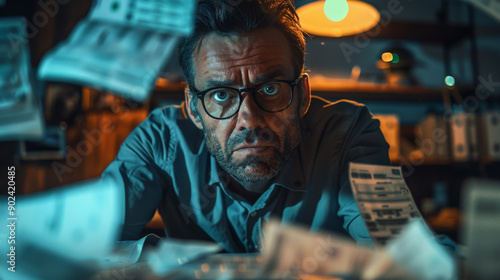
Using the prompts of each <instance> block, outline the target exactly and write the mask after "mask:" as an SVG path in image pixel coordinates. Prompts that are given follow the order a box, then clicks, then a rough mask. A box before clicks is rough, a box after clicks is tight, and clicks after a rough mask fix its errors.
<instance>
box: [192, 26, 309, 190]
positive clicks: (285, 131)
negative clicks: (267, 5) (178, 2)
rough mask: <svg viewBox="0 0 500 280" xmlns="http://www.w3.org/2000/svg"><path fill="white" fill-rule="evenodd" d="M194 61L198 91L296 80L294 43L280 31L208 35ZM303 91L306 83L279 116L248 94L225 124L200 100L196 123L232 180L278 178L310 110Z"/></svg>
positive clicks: (254, 181) (298, 138)
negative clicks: (263, 107) (204, 106)
mask: <svg viewBox="0 0 500 280" xmlns="http://www.w3.org/2000/svg"><path fill="white" fill-rule="evenodd" d="M193 57H194V67H195V73H196V74H195V75H196V76H195V79H194V83H195V85H194V86H195V87H196V89H197V90H200V91H203V90H205V89H209V88H213V87H216V86H228V87H234V88H251V87H253V86H255V85H258V84H261V83H263V82H266V81H268V80H271V79H282V80H295V79H296V78H297V77H296V76H295V75H296V74H295V69H294V67H293V63H292V53H291V49H290V45H289V43H288V41H287V40H286V38H285V36H284V35H283V34H282V33H281V32H280V31H279V30H278V29H276V28H267V29H262V30H258V31H254V32H251V33H249V34H245V35H234V36H220V35H216V34H210V35H208V36H206V37H205V38H204V39H203V40H202V41H201V42H200V44H199V46H198V48H197V49H196V50H195V52H194V54H193ZM303 90H304V86H303V84H302V82H301V83H299V84H298V85H296V86H295V87H294V95H293V101H292V104H291V105H290V106H289V107H288V108H287V109H285V110H284V111H281V112H278V113H269V112H265V111H263V110H261V109H260V108H259V107H258V106H257V104H256V103H255V100H254V99H253V98H252V96H251V93H250V92H244V93H243V100H242V104H241V107H240V110H239V111H238V113H237V114H236V115H234V116H233V117H231V118H229V119H224V120H217V119H213V118H211V117H210V116H209V115H208V114H207V113H206V112H205V110H204V108H203V105H202V103H201V100H198V101H197V102H198V104H197V109H198V112H199V113H200V116H201V120H200V121H198V120H196V119H194V122H195V124H197V126H198V127H200V128H203V130H204V132H205V140H206V144H207V147H208V150H209V152H210V153H211V154H212V155H213V156H214V157H215V158H216V159H217V162H218V163H219V165H220V166H221V167H222V168H223V169H224V170H225V171H226V172H228V173H229V174H230V175H231V176H232V177H233V178H235V179H236V180H237V181H239V182H240V183H244V182H246V183H260V182H265V181H267V180H269V179H271V178H273V177H274V176H276V174H277V173H278V171H279V170H280V168H281V166H282V164H283V163H284V161H286V160H287V159H288V157H289V156H290V153H291V152H292V150H293V149H294V148H295V147H296V146H297V145H298V143H299V141H300V122H299V119H300V115H301V113H302V114H303V113H305V110H307V106H308V101H307V102H301V100H300V99H301V97H302V96H304V95H303V94H302V91H303ZM307 97H308V98H309V95H307ZM303 103H307V104H306V105H304V104H303ZM188 104H189V103H188ZM304 106H306V108H305V109H304V108H303V107H304Z"/></svg>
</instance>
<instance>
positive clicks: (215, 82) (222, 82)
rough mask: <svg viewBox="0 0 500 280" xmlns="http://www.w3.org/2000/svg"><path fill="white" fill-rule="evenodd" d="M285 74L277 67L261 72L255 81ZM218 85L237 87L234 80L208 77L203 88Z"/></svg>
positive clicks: (267, 79)
mask: <svg viewBox="0 0 500 280" xmlns="http://www.w3.org/2000/svg"><path fill="white" fill-rule="evenodd" d="M283 75H284V74H283V71H282V70H280V69H276V70H274V71H272V72H269V73H266V74H263V73H261V74H258V75H257V79H256V81H255V83H261V82H267V81H269V80H273V79H275V78H276V77H283ZM217 87H235V85H234V81H233V80H217V79H208V80H206V81H205V88H204V89H203V90H207V89H211V88H217Z"/></svg>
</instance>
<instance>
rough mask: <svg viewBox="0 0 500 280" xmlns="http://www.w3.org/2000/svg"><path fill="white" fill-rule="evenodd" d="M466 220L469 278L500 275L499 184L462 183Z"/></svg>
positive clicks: (463, 237)
mask: <svg viewBox="0 0 500 280" xmlns="http://www.w3.org/2000/svg"><path fill="white" fill-rule="evenodd" d="M462 198H463V203H462V204H463V207H464V212H465V221H464V223H463V226H462V229H461V230H462V235H463V236H462V239H463V240H462V241H463V242H464V245H465V246H466V247H467V250H466V252H467V253H466V256H467V263H466V264H467V271H468V273H469V274H471V275H470V277H471V278H470V279H498V278H499V276H500V238H499V236H498V235H499V234H500V182H499V181H486V180H479V179H475V180H469V181H467V182H466V183H465V188H464V195H463V196H462Z"/></svg>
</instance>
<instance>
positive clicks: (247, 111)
mask: <svg viewBox="0 0 500 280" xmlns="http://www.w3.org/2000/svg"><path fill="white" fill-rule="evenodd" d="M242 98H243V101H242V103H241V107H240V110H239V111H238V114H237V118H238V121H237V129H238V130H244V129H256V128H263V127H265V119H264V114H265V112H264V111H263V110H261V109H260V108H259V106H258V105H257V103H255V100H254V99H253V97H252V94H251V93H250V92H245V93H243V95H242Z"/></svg>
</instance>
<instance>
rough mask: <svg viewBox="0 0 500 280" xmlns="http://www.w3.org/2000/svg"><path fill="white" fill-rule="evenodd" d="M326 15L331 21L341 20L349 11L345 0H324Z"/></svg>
mask: <svg viewBox="0 0 500 280" xmlns="http://www.w3.org/2000/svg"><path fill="white" fill-rule="evenodd" d="M323 11H324V12H325V15H326V17H327V18H328V19H329V20H331V21H335V22H337V21H341V20H343V19H344V18H345V17H346V16H347V13H348V12H349V5H348V4H347V0H326V1H325V5H324V6H323Z"/></svg>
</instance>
